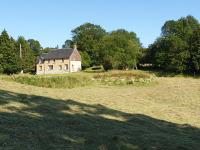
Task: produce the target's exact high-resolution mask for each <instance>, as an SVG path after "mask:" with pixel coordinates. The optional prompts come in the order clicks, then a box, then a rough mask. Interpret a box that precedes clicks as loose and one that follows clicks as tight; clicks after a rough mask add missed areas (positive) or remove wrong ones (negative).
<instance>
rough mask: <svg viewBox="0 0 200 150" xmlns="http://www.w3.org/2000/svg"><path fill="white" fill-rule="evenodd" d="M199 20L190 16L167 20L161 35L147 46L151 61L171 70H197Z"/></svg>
mask: <svg viewBox="0 0 200 150" xmlns="http://www.w3.org/2000/svg"><path fill="white" fill-rule="evenodd" d="M198 30H199V22H198V20H196V19H195V18H194V17H192V16H187V17H185V18H180V19H179V20H177V21H174V20H170V21H167V22H166V23H165V24H164V26H163V27H162V34H161V37H160V38H158V39H157V40H156V41H155V42H154V44H152V45H150V46H149V51H148V54H147V56H148V57H149V58H152V61H151V62H152V63H153V64H154V65H155V66H156V67H158V68H162V69H166V70H171V71H178V72H183V71H191V70H199V69H198V68H199V63H198V61H199V58H198V56H199V54H198V53H199V52H198V38H199V37H198V32H199V31H198Z"/></svg>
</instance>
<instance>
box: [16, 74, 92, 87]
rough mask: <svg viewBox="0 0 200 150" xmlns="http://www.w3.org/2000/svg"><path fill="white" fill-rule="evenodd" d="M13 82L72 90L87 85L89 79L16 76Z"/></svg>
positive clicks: (80, 77) (83, 77)
mask: <svg viewBox="0 0 200 150" xmlns="http://www.w3.org/2000/svg"><path fill="white" fill-rule="evenodd" d="M13 80H14V81H16V82H19V83H22V84H28V85H34V86H39V87H46V88H74V87H82V86H86V85H89V84H90V83H91V81H90V80H91V79H90V78H88V77H86V76H73V75H66V76H17V77H15V78H13Z"/></svg>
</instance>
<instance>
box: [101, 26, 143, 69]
mask: <svg viewBox="0 0 200 150" xmlns="http://www.w3.org/2000/svg"><path fill="white" fill-rule="evenodd" d="M99 49H100V50H101V51H100V52H99V54H100V57H99V58H101V59H100V60H99V61H102V62H101V63H102V64H103V65H104V68H105V69H106V70H108V69H112V68H114V69H126V68H133V67H135V66H136V64H137V61H138V56H139V53H140V49H141V44H140V41H139V39H138V38H137V36H136V34H135V33H134V32H128V31H126V30H124V29H119V30H116V31H113V32H111V33H110V34H109V35H107V36H105V37H104V38H103V39H102V41H101V42H100V43H99Z"/></svg>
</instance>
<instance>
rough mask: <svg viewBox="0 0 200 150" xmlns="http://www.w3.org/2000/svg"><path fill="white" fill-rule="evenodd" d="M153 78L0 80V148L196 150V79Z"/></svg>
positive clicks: (199, 106)
mask: <svg viewBox="0 0 200 150" xmlns="http://www.w3.org/2000/svg"><path fill="white" fill-rule="evenodd" d="M155 80H156V81H157V82H158V84H156V85H153V86H144V87H142V86H141V87H133V86H122V87H118V86H117V87H116V86H90V87H78V88H73V89H50V88H41V87H35V86H30V85H22V84H19V83H14V82H8V81H3V80H0V90H1V93H0V128H1V129H0V147H2V146H4V148H3V149H13V148H14V149H170V150H171V149H174V150H175V149H191V150H193V149H194V150H195V149H196V150H198V149H199V147H200V144H199V141H200V138H199V137H200V118H199V116H200V80H199V79H192V78H182V77H175V78H162V77H160V78H156V79H155ZM26 127H27V128H26ZM28 139H30V141H29V140H28ZM31 140H32V141H31ZM47 143H48V144H47Z"/></svg>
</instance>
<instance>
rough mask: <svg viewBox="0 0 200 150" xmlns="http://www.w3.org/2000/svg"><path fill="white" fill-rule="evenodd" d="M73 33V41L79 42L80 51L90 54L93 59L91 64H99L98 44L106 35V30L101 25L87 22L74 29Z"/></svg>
mask: <svg viewBox="0 0 200 150" xmlns="http://www.w3.org/2000/svg"><path fill="white" fill-rule="evenodd" d="M72 34H73V38H72V42H73V43H75V44H77V46H78V49H79V50H80V51H82V52H86V53H87V54H88V56H89V57H90V60H91V64H90V65H95V64H97V62H96V60H97V57H98V54H97V53H98V51H97V45H98V44H99V42H100V41H101V39H102V38H103V37H104V36H105V35H106V31H105V30H104V29H103V28H102V27H101V26H99V25H95V24H91V23H85V24H83V25H81V26H79V27H77V28H75V29H74V30H72ZM82 54H83V53H82Z"/></svg>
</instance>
